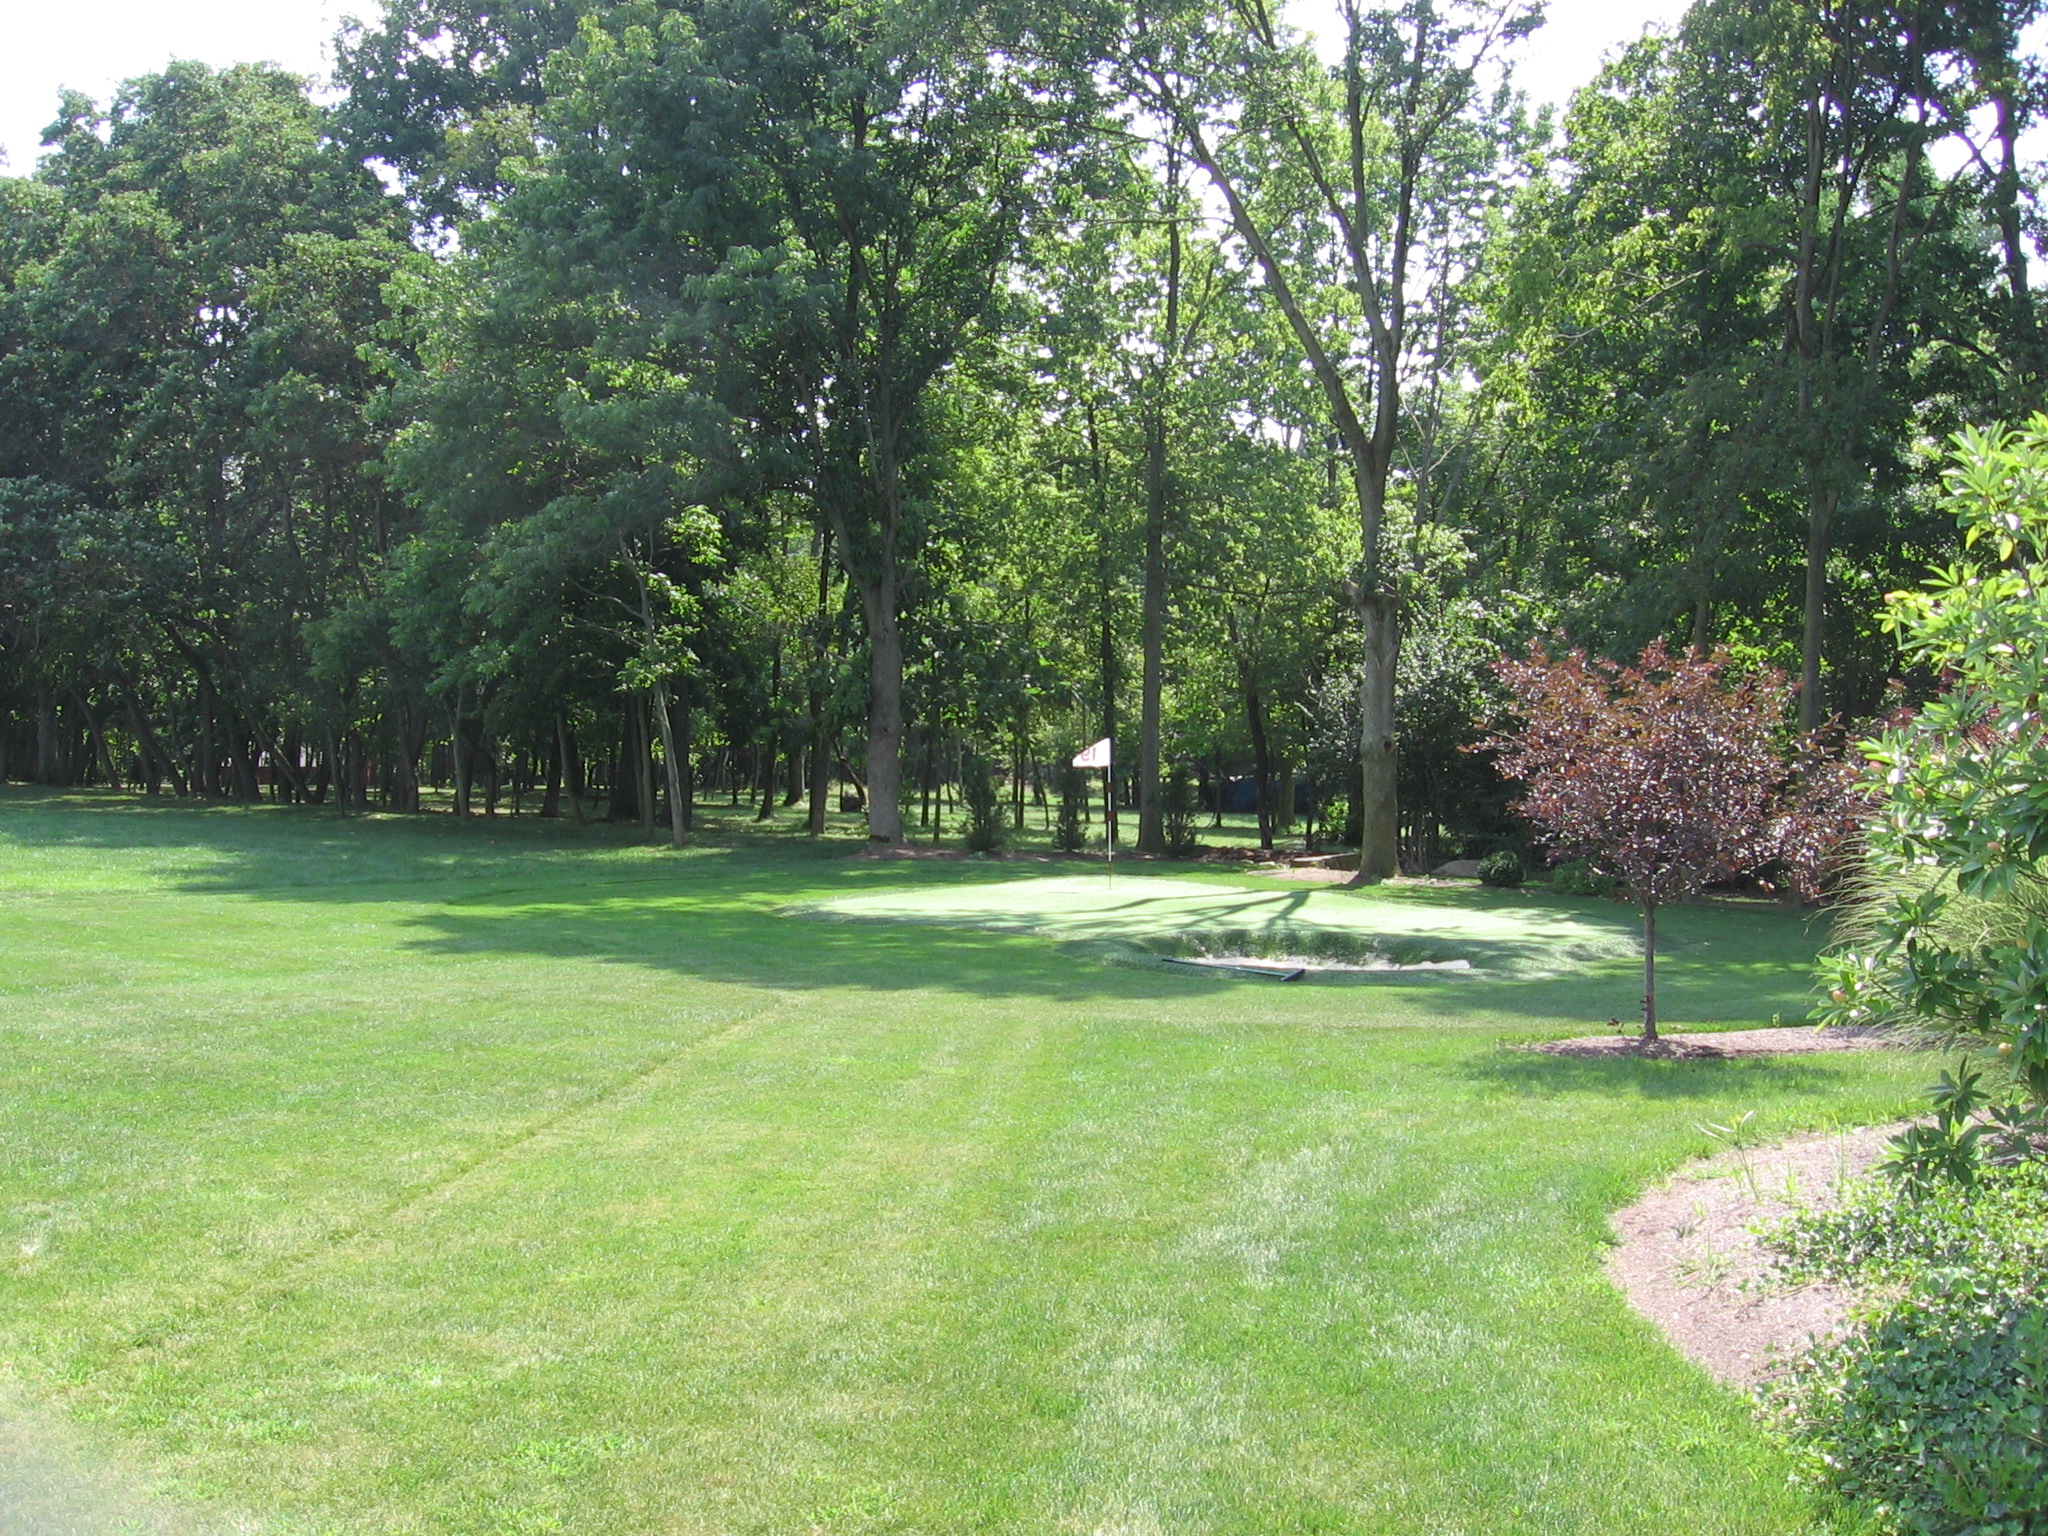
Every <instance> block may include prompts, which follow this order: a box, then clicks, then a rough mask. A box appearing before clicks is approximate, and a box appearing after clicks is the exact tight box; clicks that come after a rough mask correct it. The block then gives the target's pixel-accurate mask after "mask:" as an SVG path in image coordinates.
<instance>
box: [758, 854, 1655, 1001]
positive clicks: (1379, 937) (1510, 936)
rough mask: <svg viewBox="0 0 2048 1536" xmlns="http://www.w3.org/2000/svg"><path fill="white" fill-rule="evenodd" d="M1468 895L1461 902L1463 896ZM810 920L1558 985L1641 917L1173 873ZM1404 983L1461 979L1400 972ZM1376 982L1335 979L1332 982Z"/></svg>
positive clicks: (1631, 943)
mask: <svg viewBox="0 0 2048 1536" xmlns="http://www.w3.org/2000/svg"><path fill="white" fill-rule="evenodd" d="M1461 894H1462V893H1461ZM791 910H792V911H795V912H800V913H802V914H805V915H809V916H818V917H834V918H845V919H858V920H864V921H877V922H900V923H934V924H940V925H944V926H948V927H959V928H996V929H1006V930H1010V931H1014V932H1020V933H1035V934H1043V935H1045V936H1047V937H1050V938H1057V939H1064V940H1075V941H1083V942H1085V943H1087V944H1089V945H1090V946H1091V947H1092V948H1094V949H1096V950H1097V951H1098V952H1099V953H1101V954H1102V955H1104V956H1105V957H1107V958H1112V959H1123V960H1131V959H1139V960H1143V959H1146V958H1154V959H1156V958H1161V957H1165V956H1170V955H1188V954H1205V955H1224V954H1240V955H1259V956H1264V955H1297V956H1305V957H1310V958H1327V959H1334V960H1344V961H1357V960H1374V959H1378V960H1386V961H1391V962H1395V963H1397V964H1418V963H1432V962H1434V963H1441V962H1444V961H1449V960H1467V961H1470V962H1471V966H1472V969H1473V971H1478V972H1486V973H1489V974H1492V975H1495V976H1501V975H1513V976H1523V977H1534V976H1555V975H1561V974H1564V973H1567V972H1570V971H1574V970H1578V969H1580V968H1582V967H1585V966H1588V965H1593V964H1600V963H1607V962H1612V961H1615V960H1621V959H1626V958H1629V957H1631V956H1633V955H1635V954H1637V953H1639V951H1638V950H1637V948H1636V937H1635V928H1634V922H1633V920H1632V918H1631V917H1630V915H1629V914H1628V913H1627V912H1625V911H1623V910H1621V909H1617V908H1611V907H1605V906H1592V905H1589V904H1580V903H1572V904H1569V905H1566V904H1564V903H1557V902H1551V901H1547V900H1540V899H1538V898H1532V897H1522V896H1507V895H1503V896H1502V897H1500V898H1499V904H1498V905H1491V906H1473V905H1471V904H1470V898H1469V896H1466V897H1464V899H1463V900H1461V901H1459V902H1458V903H1456V904H1453V903H1450V902H1447V901H1444V900H1442V899H1441V898H1440V897H1438V896H1437V895H1436V893H1434V892H1430V891H1408V890H1402V889H1400V888H1398V887H1397V888H1392V889H1389V888H1385V887H1379V888H1373V889H1367V890H1349V889H1345V890H1333V889H1330V888H1329V887H1319V888H1309V889H1302V888H1299V887H1297V888H1294V889H1291V890H1276V889H1273V888H1271V887H1267V888H1263V889H1255V888H1251V887H1247V886H1243V885H1231V884H1221V883H1212V882H1210V881H1206V880H1198V879H1188V878H1185V877H1180V876H1170V875H1119V876H1118V877H1116V879H1115V880H1113V881H1112V880H1109V879H1107V878H1105V877H1104V876H1102V875H1063V876H1041V877H1033V878H1025V879H1012V880H1002V881H995V882H987V883H977V884H972V885H947V886H923V887H918V888H912V889H899V890H891V891H876V892H870V893H866V894H862V895H855V896H841V897H836V898H834V899H832V900H830V901H823V902H816V903H812V904H808V905H806V906H803V907H799V908H793V909H791ZM1399 974H1400V975H1401V976H1402V977H1403V979H1404V980H1409V981H1413V980H1415V979H1417V978H1418V976H1422V975H1429V974H1435V975H1439V976H1442V975H1453V976H1454V975H1457V974H1459V973H1458V972H1455V971H1451V972H1435V973H1427V972H1401V973H1399ZM1339 976H1344V977H1346V978H1347V979H1352V980H1358V979H1367V978H1364V977H1361V976H1360V975H1359V973H1356V972H1351V973H1336V974H1333V975H1331V976H1329V977H1326V978H1324V979H1330V980H1335V979H1338V978H1339Z"/></svg>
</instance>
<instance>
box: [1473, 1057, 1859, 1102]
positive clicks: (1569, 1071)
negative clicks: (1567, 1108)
mask: <svg viewBox="0 0 2048 1536" xmlns="http://www.w3.org/2000/svg"><path fill="white" fill-rule="evenodd" d="M1850 1055H1851V1053H1849V1052H1834V1053H1816V1054H1812V1055H1804V1056H1796V1055H1788V1056H1721V1057H1688V1058H1671V1057H1651V1056H1630V1055H1615V1056H1559V1055H1554V1054H1552V1053H1550V1052H1546V1051H1529V1050H1519V1049H1517V1048H1516V1047H1515V1046H1513V1045H1508V1044H1503V1045H1501V1046H1500V1047H1499V1048H1498V1049H1497V1050H1495V1051H1493V1052H1492V1053H1490V1054H1487V1055H1480V1056H1475V1057H1473V1058H1471V1059H1469V1060H1468V1061H1466V1062H1465V1063H1463V1065H1462V1066H1461V1067H1460V1068H1459V1070H1460V1071H1461V1072H1462V1073H1463V1074H1464V1075H1465V1076H1466V1077H1468V1078H1470V1079H1472V1080H1474V1081H1477V1082H1480V1083H1484V1084H1485V1085H1486V1086H1488V1087H1489V1088H1493V1089H1499V1090H1504V1091H1506V1092H1508V1093H1512V1094H1517V1095H1521V1096H1525V1097H1526V1096H1535V1095H1540V1096H1544V1097H1550V1098H1561V1097H1564V1096H1565V1095H1567V1094H1591V1095H1598V1096H1599V1097H1601V1098H1605V1099H1612V1098H1614V1097H1615V1096H1617V1095H1621V1094H1629V1095H1633V1096H1635V1097H1637V1098H1642V1099H1704V1098H1727V1097H1728V1096H1729V1095H1730V1094H1731V1093H1737V1094H1739V1093H1740V1092H1741V1090H1742V1088H1743V1085H1745V1084H1754V1085H1756V1087H1757V1088H1758V1089H1763V1088H1766V1087H1767V1088H1768V1089H1769V1090H1770V1092H1771V1093H1773V1094H1792V1093H1810V1092H1813V1091H1816V1090H1818V1089H1822V1088H1826V1087H1829V1086H1831V1085H1833V1084H1837V1083H1839V1082H1841V1081H1842V1078H1843V1076H1844V1075H1845V1072H1846V1071H1847V1070H1848V1069H1849V1066H1850V1064H1849V1062H1847V1061H1845V1060H1844V1059H1843V1058H1844V1057H1848V1056H1850Z"/></svg>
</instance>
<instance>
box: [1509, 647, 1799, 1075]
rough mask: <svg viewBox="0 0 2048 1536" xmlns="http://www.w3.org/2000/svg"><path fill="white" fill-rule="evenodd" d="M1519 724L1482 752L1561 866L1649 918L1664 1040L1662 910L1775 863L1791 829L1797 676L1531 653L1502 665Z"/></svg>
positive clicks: (1662, 657)
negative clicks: (1488, 752) (1626, 898)
mask: <svg viewBox="0 0 2048 1536" xmlns="http://www.w3.org/2000/svg"><path fill="white" fill-rule="evenodd" d="M1499 670H1500V675H1501V679H1502V680H1503V681H1504V682H1505V683H1506V684H1507V686H1508V688H1509V690H1510V691H1511V692H1512V694H1513V695H1514V704H1513V706H1512V710H1513V713H1514V714H1515V715H1516V716H1518V717H1519V723H1518V724H1517V725H1515V726H1514V727H1513V728H1512V729H1501V730H1498V731H1496V733H1495V734H1494V735H1493V736H1492V737H1491V738H1489V739H1488V740H1487V741H1485V742H1483V743H1481V745H1482V746H1483V747H1487V748H1491V749H1492V750H1493V751H1495V752H1496V753H1498V754H1499V756H1498V758H1497V759H1496V761H1497V762H1498V764H1499V767H1500V771H1501V772H1502V774H1504V775H1505V776H1507V777H1508V778H1510V779H1515V780H1519V781H1520V782H1521V783H1522V784H1524V785H1525V786H1526V791H1525V793H1524V794H1523V796H1522V798H1521V800H1520V801H1519V802H1518V804H1517V809H1518V810H1519V811H1520V812H1521V813H1522V814H1523V815H1524V816H1526V817H1528V818H1529V820H1531V821H1533V822H1534V823H1536V825H1537V827H1538V828H1540V829H1541V833H1542V836H1543V840H1544V841H1545V842H1546V843H1547V844H1548V845H1549V846H1550V848H1551V849H1552V850H1553V851H1554V855H1555V857H1557V858H1582V859H1585V860H1587V861H1588V862H1590V863H1591V864H1592V865H1593V866H1594V867H1595V868H1596V869H1599V870H1601V871H1603V872H1604V873H1606V874H1609V875H1612V876H1614V877H1615V878H1616V879H1618V880H1620V881H1621V882H1622V883H1623V884H1624V885H1625V886H1626V887H1627V889H1628V894H1629V895H1631V896H1632V897H1634V899H1635V901H1636V903H1637V905H1638V906H1640V907H1641V908H1642V913H1643V1038H1644V1039H1645V1040H1655V1039H1656V1038H1657V909H1658V908H1659V907H1660V906H1663V905H1664V904H1665V903H1666V902H1672V901H1682V900H1684V899H1685V898H1687V897H1689V896H1695V895H1697V894H1699V893H1700V892H1701V891H1702V890H1704V889H1705V888H1706V886H1707V884H1708V882H1710V881H1712V880H1714V879H1716V878H1717V877H1720V876H1725V875H1731V874H1738V873H1740V872H1742V871H1744V870H1748V869H1753V868H1755V867H1756V866H1757V865H1759V864H1762V863H1764V862H1766V861H1767V860H1768V859H1770V858H1771V857H1772V856H1773V855H1774V854H1775V853H1776V852H1777V850H1778V847H1779V845H1780V841H1781V839H1782V837H1783V834H1784V828H1785V825H1786V822H1787V819H1788V818H1787V814H1786V811H1785V806H1786V794H1787V790H1788V786H1789V783H1790V780H1791V777H1792V770H1791V769H1790V768H1789V767H1788V765H1787V764H1786V762H1785V759H1784V757H1783V755H1782V752H1781V746H1780V743H1781V740H1782V736H1783V728H1784V720H1785V711H1786V706H1787V704H1788V702H1789V700H1790V697H1791V690H1790V688H1789V687H1788V686H1787V684H1786V681H1785V678H1784V675H1783V674H1782V673H1779V672H1777V671H1775V670H1773V669H1771V668H1768V667H1766V668H1761V669H1759V670H1757V671H1754V672H1750V673H1748V674H1746V675H1744V676H1741V677H1734V676H1731V675H1730V667H1729V658H1728V655H1727V653H1726V652H1725V651H1716V652H1715V653H1714V654H1713V655H1711V656H1702V655H1700V654H1699V653H1697V652H1694V653H1692V654H1691V655H1688V656H1685V657H1682V658H1675V657H1673V656H1672V655H1670V653H1669V652H1667V651H1666V650H1665V648H1664V644H1663V642H1662V641H1658V642H1656V643H1654V644H1652V645H1651V646H1650V647H1649V648H1648V649H1647V650H1645V651H1644V652H1643V653H1642V656H1641V658H1640V659H1639V660H1638V661H1637V662H1636V664H1635V665H1634V666H1630V667H1622V666H1618V665H1616V664H1615V663H1613V662H1608V661H1602V660H1599V659H1597V658H1592V657H1588V656H1587V655H1586V654H1585V653H1584V652H1582V651H1573V652H1571V653H1570V654H1569V655H1567V656H1563V657H1558V658H1552V657H1551V656H1550V655H1549V654H1548V653H1547V652H1546V651H1545V650H1544V649H1543V647H1542V646H1540V645H1532V646H1531V647H1530V650H1529V655H1528V657H1527V659H1526V660H1522V661H1504V662H1502V663H1501V664H1500V668H1499Z"/></svg>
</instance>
